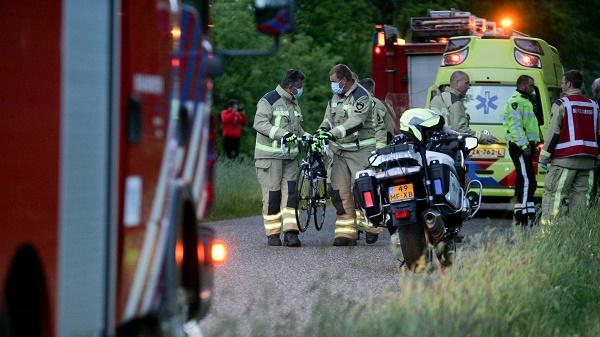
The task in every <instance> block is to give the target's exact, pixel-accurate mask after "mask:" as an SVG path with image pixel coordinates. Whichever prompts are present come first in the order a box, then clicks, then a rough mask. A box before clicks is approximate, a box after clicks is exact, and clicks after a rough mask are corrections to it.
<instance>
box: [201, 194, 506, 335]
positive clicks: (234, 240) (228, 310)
mask: <svg viewBox="0 0 600 337" xmlns="http://www.w3.org/2000/svg"><path fill="white" fill-rule="evenodd" d="M510 215H511V212H510V205H507V204H500V205H492V206H490V205H488V206H486V208H485V209H483V210H481V211H480V213H479V214H478V216H477V217H476V218H475V219H472V220H470V221H468V222H465V224H464V227H463V231H462V234H464V235H465V242H464V243H462V244H460V247H459V254H460V250H461V249H469V238H472V237H473V236H475V235H476V234H477V233H481V232H483V231H485V230H487V229H490V228H496V229H498V230H499V231H498V232H500V233H501V232H502V231H506V230H507V229H508V228H510V223H511V219H510ZM333 222H334V212H333V210H332V209H330V208H328V212H327V216H326V219H325V226H323V229H322V230H321V231H317V230H316V229H315V228H314V227H310V228H309V229H308V230H307V231H306V232H305V233H303V234H301V235H300V239H301V241H302V247H299V248H291V247H268V246H267V244H266V237H265V235H264V230H263V227H262V218H261V217H260V216H257V217H249V218H241V219H234V220H227V221H220V222H214V223H211V224H210V225H212V226H213V228H215V229H216V231H217V236H218V238H219V239H222V240H224V241H225V242H227V245H228V247H229V256H228V260H227V262H226V264H225V265H222V266H219V267H217V268H216V272H215V293H214V296H213V303H212V307H211V309H210V313H209V315H208V316H207V317H206V318H205V319H204V320H203V321H202V322H201V324H200V325H201V327H202V330H203V331H204V333H205V335H206V336H211V335H218V334H219V333H218V332H217V333H215V329H217V330H218V329H219V325H231V324H240V325H239V333H240V334H241V335H247V334H248V333H249V329H250V326H251V324H252V322H254V321H255V320H260V319H265V318H266V317H271V319H273V318H276V317H286V315H290V314H293V315H295V316H296V317H297V318H298V320H299V324H303V323H304V322H306V321H307V320H308V319H310V312H311V308H312V305H313V304H314V303H315V301H316V299H317V297H318V296H319V294H321V291H329V292H333V293H338V292H342V293H345V294H346V295H349V296H351V297H356V299H358V300H360V299H361V298H368V297H369V296H370V295H374V296H376V295H377V294H378V293H380V292H381V291H383V290H384V289H388V288H394V287H395V288H398V287H399V286H400V285H401V283H402V280H403V278H405V277H410V272H406V271H405V270H401V268H400V263H399V262H398V260H396V259H394V257H393V256H392V253H391V249H390V237H389V234H388V233H387V231H384V232H383V233H382V234H380V238H379V240H378V242H377V243H375V244H373V245H366V244H365V242H364V237H363V240H360V241H359V242H358V245H357V246H356V247H334V246H332V243H333ZM231 319H233V321H231ZM229 327H231V326H229ZM211 332H212V334H211Z"/></svg>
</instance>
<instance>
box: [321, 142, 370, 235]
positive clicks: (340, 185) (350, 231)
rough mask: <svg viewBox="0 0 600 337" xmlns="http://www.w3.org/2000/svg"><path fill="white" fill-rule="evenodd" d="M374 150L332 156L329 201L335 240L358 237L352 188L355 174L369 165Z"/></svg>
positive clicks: (361, 150) (337, 152)
mask: <svg viewBox="0 0 600 337" xmlns="http://www.w3.org/2000/svg"><path fill="white" fill-rule="evenodd" d="M374 149H375V147H374V146H369V147H364V148H362V149H359V150H358V151H343V150H338V151H335V153H334V154H333V163H332V166H331V172H330V176H331V201H332V202H333V206H334V207H335V209H336V220H335V237H336V238H337V237H345V238H348V239H352V240H356V239H357V237H358V231H357V221H356V220H357V214H358V213H357V212H356V209H357V207H356V205H355V203H354V196H353V194H352V187H353V185H354V178H355V175H356V172H357V171H360V170H364V169H365V168H366V167H367V166H368V165H369V155H370V153H371V151H372V150H374ZM363 222H364V221H363Z"/></svg>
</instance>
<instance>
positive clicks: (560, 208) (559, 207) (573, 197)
mask: <svg viewBox="0 0 600 337" xmlns="http://www.w3.org/2000/svg"><path fill="white" fill-rule="evenodd" d="M593 183H594V175H593V170H577V169H568V168H564V167H560V166H555V165H552V166H550V168H549V170H548V174H547V175H546V180H544V195H543V196H542V223H548V222H549V221H552V220H553V219H554V218H556V217H558V216H563V215H567V214H568V212H569V210H570V209H576V208H582V209H583V207H589V206H590V202H591V194H592V185H593Z"/></svg>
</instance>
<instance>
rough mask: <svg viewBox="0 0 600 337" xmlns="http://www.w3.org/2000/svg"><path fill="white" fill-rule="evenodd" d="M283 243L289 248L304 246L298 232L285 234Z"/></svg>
mask: <svg viewBox="0 0 600 337" xmlns="http://www.w3.org/2000/svg"><path fill="white" fill-rule="evenodd" d="M283 242H284V243H285V245H286V246H288V247H300V246H301V245H302V244H301V243H300V239H299V238H298V232H296V231H287V232H285V233H284V235H283Z"/></svg>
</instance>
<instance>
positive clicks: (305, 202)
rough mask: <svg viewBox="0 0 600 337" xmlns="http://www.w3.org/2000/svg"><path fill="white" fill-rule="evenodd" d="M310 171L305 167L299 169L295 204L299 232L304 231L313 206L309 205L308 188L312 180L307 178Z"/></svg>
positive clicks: (309, 188) (308, 222)
mask: <svg viewBox="0 0 600 337" xmlns="http://www.w3.org/2000/svg"><path fill="white" fill-rule="evenodd" d="M309 174H310V173H309V172H308V170H307V169H301V170H300V174H299V175H298V185H297V186H298V203H297V204H296V208H295V211H296V212H295V213H296V223H297V224H298V229H299V230H300V231H301V232H304V231H306V229H307V228H308V225H309V224H310V219H311V217H312V213H313V208H312V206H311V203H312V202H311V197H310V190H311V188H312V186H311V185H312V181H311V180H310V179H309V176H308V175H309Z"/></svg>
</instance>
